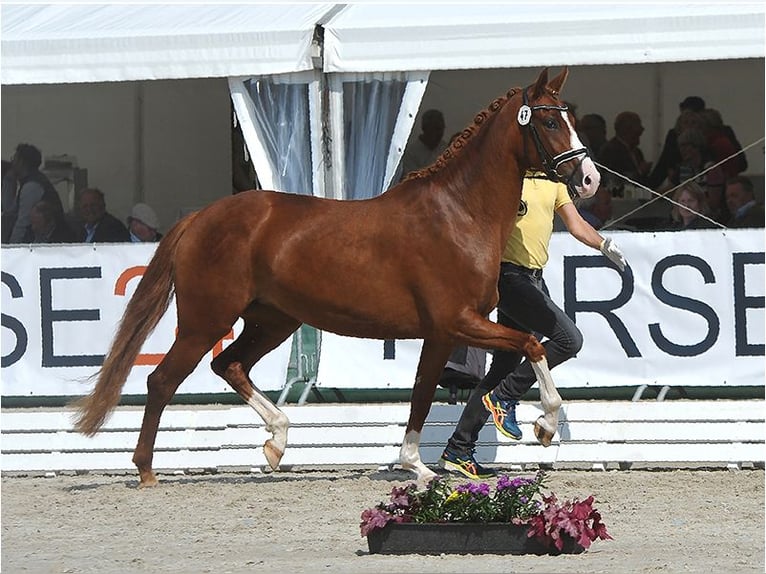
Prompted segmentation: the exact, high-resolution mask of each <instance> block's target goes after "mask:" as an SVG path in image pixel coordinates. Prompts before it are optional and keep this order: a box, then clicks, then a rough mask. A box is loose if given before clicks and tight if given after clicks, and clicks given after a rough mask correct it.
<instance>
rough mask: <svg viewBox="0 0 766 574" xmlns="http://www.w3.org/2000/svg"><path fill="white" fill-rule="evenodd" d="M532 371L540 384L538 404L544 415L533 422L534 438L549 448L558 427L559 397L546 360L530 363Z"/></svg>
mask: <svg viewBox="0 0 766 574" xmlns="http://www.w3.org/2000/svg"><path fill="white" fill-rule="evenodd" d="M530 364H531V365H532V369H533V370H534V371H535V374H536V375H537V381H538V382H539V383H540V403H541V404H542V405H543V411H544V414H543V415H542V416H540V417H539V418H538V419H537V420H536V421H535V436H536V437H537V440H538V441H539V442H540V444H542V445H543V446H550V445H551V441H553V435H555V434H556V429H558V426H559V408H560V407H561V395H559V392H558V390H557V389H556V385H554V384H553V377H552V376H551V371H550V369H548V360H547V359H546V358H545V357H543V358H542V359H540V360H539V361H537V362H531V363H530Z"/></svg>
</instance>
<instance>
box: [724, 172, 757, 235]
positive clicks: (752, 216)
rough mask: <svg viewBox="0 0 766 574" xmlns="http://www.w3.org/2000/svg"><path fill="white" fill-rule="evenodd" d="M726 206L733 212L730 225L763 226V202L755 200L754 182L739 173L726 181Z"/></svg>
mask: <svg viewBox="0 0 766 574" xmlns="http://www.w3.org/2000/svg"><path fill="white" fill-rule="evenodd" d="M726 206H727V207H728V208H729V212H730V213H731V214H732V215H731V218H730V219H729V221H728V224H727V226H728V227H763V226H764V223H763V217H764V210H763V204H761V203H758V202H757V201H756V200H755V191H754V189H753V182H752V181H751V180H750V178H749V177H747V176H744V175H738V176H736V177H733V178H731V179H729V180H727V181H726Z"/></svg>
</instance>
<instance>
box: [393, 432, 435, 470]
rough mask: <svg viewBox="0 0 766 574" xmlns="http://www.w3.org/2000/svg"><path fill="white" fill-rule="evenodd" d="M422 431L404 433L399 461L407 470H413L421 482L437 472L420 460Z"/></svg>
mask: <svg viewBox="0 0 766 574" xmlns="http://www.w3.org/2000/svg"><path fill="white" fill-rule="evenodd" d="M419 448H420V433H419V432H417V431H414V430H411V431H409V432H408V433H407V434H406V435H404V441H403V442H402V448H401V449H400V450H399V462H400V463H401V465H402V468H403V469H405V470H411V471H412V472H414V473H415V474H416V475H417V480H418V481H420V482H428V481H429V480H431V479H432V478H433V477H435V476H436V473H435V472H433V471H432V470H430V469H429V468H428V467H427V466H426V465H424V464H423V462H422V461H421V460H420V450H419Z"/></svg>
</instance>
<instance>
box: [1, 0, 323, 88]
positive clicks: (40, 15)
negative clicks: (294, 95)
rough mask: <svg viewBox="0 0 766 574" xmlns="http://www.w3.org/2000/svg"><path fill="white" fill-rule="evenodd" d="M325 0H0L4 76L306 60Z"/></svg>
mask: <svg viewBox="0 0 766 574" xmlns="http://www.w3.org/2000/svg"><path fill="white" fill-rule="evenodd" d="M332 10H333V5H332V4H279V5H274V4H272V5H268V4H256V5H248V4H231V5H226V4H211V5H208V6H205V5H197V4H193V5H179V4H172V5H146V4H143V5H133V4H103V5H100V4H84V5H83V4H81V5H66V4H53V5H7V4H4V5H3V6H2V12H1V14H2V70H0V79H1V81H2V83H3V84H4V85H7V84H65V83H73V82H125V81H133V80H160V79H170V78H205V77H228V76H243V75H263V74H283V73H290V72H299V71H304V70H311V69H312V68H313V67H314V65H313V63H312V59H311V58H312V54H313V48H312V42H313V39H314V29H315V26H316V24H317V23H318V22H320V21H321V20H322V18H323V17H324V16H325V15H326V14H328V13H330V12H331V11H332Z"/></svg>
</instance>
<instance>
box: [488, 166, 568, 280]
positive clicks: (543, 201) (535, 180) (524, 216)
mask: <svg viewBox="0 0 766 574" xmlns="http://www.w3.org/2000/svg"><path fill="white" fill-rule="evenodd" d="M567 203H572V200H571V199H570V198H569V193H568V192H567V187H566V185H564V184H563V183H555V182H553V181H551V180H549V179H545V177H544V176H541V175H531V174H529V173H528V174H527V175H526V176H524V185H523V186H522V189H521V205H520V206H519V215H518V217H517V218H516V227H514V229H513V231H512V232H511V236H510V237H509V238H508V241H506V243H505V249H503V261H505V262H509V263H514V264H516V265H521V266H523V267H529V268H531V269H542V268H543V267H545V264H546V263H548V244H549V243H550V241H551V234H552V233H553V215H554V213H555V211H556V210H557V209H558V208H559V207H561V206H562V205H565V204H567Z"/></svg>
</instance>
